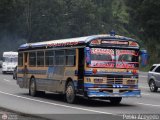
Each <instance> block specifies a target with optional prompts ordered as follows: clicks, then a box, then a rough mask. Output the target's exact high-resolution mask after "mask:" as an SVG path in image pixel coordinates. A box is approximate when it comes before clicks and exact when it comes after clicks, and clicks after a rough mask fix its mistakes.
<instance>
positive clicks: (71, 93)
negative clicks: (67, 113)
mask: <svg viewBox="0 0 160 120" xmlns="http://www.w3.org/2000/svg"><path fill="white" fill-rule="evenodd" d="M66 96H67V101H69V102H71V101H72V100H73V99H74V91H73V88H72V86H68V87H67V91H66Z"/></svg>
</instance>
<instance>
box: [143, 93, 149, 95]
mask: <svg viewBox="0 0 160 120" xmlns="http://www.w3.org/2000/svg"><path fill="white" fill-rule="evenodd" d="M141 94H142V95H150V94H146V93H141Z"/></svg>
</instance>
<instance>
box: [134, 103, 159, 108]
mask: <svg viewBox="0 0 160 120" xmlns="http://www.w3.org/2000/svg"><path fill="white" fill-rule="evenodd" d="M137 104H140V105H147V106H153V107H160V105H153V104H145V103H137Z"/></svg>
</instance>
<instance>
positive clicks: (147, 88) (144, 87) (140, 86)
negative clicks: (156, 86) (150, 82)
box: [139, 86, 149, 89]
mask: <svg viewBox="0 0 160 120" xmlns="http://www.w3.org/2000/svg"><path fill="white" fill-rule="evenodd" d="M139 88H147V89H148V88H149V87H147V86H139Z"/></svg>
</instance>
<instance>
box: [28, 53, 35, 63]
mask: <svg viewBox="0 0 160 120" xmlns="http://www.w3.org/2000/svg"><path fill="white" fill-rule="evenodd" d="M29 65H30V66H36V52H31V53H29Z"/></svg>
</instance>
